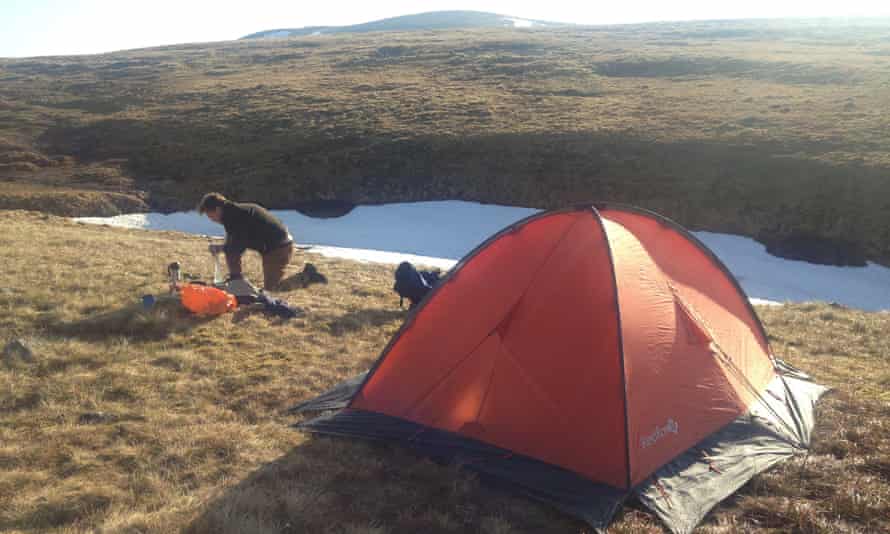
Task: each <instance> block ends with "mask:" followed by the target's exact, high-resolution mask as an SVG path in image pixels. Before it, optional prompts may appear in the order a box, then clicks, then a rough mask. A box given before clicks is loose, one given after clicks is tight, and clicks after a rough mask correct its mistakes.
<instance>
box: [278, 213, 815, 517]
mask: <svg viewBox="0 0 890 534" xmlns="http://www.w3.org/2000/svg"><path fill="white" fill-rule="evenodd" d="M824 391H825V388H823V387H822V386H819V385H817V384H814V383H813V382H811V381H810V380H809V377H807V376H806V375H805V374H803V373H802V372H800V371H798V370H796V369H794V368H792V367H790V366H789V365H787V364H785V363H784V362H782V361H781V360H778V359H777V358H775V357H774V356H773V354H772V352H771V350H770V346H769V342H768V341H767V336H766V333H765V332H764V329H763V326H762V324H761V323H760V320H759V319H758V317H757V315H756V314H755V312H754V310H753V309H752V307H751V304H750V302H749V301H748V299H747V298H746V296H745V294H744V292H743V291H742V289H741V287H740V286H739V284H738V282H737V281H736V280H735V278H734V277H733V276H732V274H730V272H729V271H728V270H727V268H726V267H725V266H724V265H723V263H722V262H721V261H720V260H719V259H718V258H717V257H716V256H715V255H714V254H713V253H712V252H711V251H710V250H708V249H707V247H705V245H704V244H702V243H701V242H700V241H698V240H697V239H696V238H695V237H694V236H693V235H692V234H690V233H689V232H688V231H686V230H684V229H683V228H682V227H680V226H679V225H677V224H676V223H673V222H672V221H670V220H668V219H665V218H663V217H661V216H659V215H656V214H654V213H651V212H648V211H645V210H642V209H639V208H633V207H628V206H620V205H614V204H598V205H594V206H585V207H579V208H574V209H567V210H561V211H550V212H542V213H539V214H536V215H534V216H532V217H529V218H527V219H524V220H522V221H520V222H517V223H515V224H513V225H511V226H509V227H508V228H506V229H504V230H502V231H501V232H499V233H498V234H496V235H494V236H493V237H491V238H490V239H489V240H487V241H486V242H485V243H483V244H482V245H480V246H479V247H478V248H476V249H475V250H473V251H472V252H471V253H470V254H468V255H467V256H466V257H464V258H463V259H462V260H461V261H460V262H459V263H458V264H457V265H456V266H455V267H454V268H453V269H452V270H451V271H450V272H449V274H448V276H447V277H446V278H444V279H443V281H442V282H441V283H440V284H439V285H438V286H437V287H436V288H435V289H434V290H433V291H432V292H431V293H430V294H429V295H427V297H426V298H424V300H423V301H422V303H421V305H419V306H418V307H417V308H415V309H414V310H413V311H412V312H411V313H410V315H409V316H408V318H407V319H406V321H405V323H404V325H403V326H402V328H401V329H400V330H399V332H398V333H396V335H395V336H394V337H393V339H392V340H391V341H390V342H389V344H388V345H387V346H386V348H385V349H384V350H383V353H382V354H381V356H380V357H379V359H378V360H377V362H376V363H375V364H374V366H373V367H372V368H371V370H370V371H368V372H367V373H365V374H363V375H361V376H359V377H355V378H353V379H352V380H349V381H347V382H345V383H343V384H341V385H340V386H338V387H337V388H335V389H334V390H332V391H330V392H328V393H325V394H324V395H322V396H321V397H318V398H317V399H314V400H311V401H308V402H305V403H302V404H300V405H298V406H295V407H294V408H293V411H294V412H319V411H328V413H327V414H325V415H322V416H320V417H317V418H315V419H311V420H308V421H305V422H303V423H300V424H298V425H296V426H297V427H298V428H301V429H304V430H307V431H311V432H317V433H323V434H333V435H340V436H350V437H362V438H372V439H383V440H390V441H394V442H399V443H403V444H405V445H408V446H411V447H414V448H417V449H419V451H420V452H422V453H424V454H427V455H430V456H432V457H434V458H436V459H439V460H442V461H449V462H458V463H460V464H462V465H463V466H465V467H466V468H467V469H471V470H473V471H476V472H478V473H479V474H480V476H481V477H482V478H483V479H490V480H492V481H494V482H498V483H501V484H506V485H507V486H509V487H511V488H513V489H514V490H516V491H518V492H519V493H522V494H524V495H527V496H529V497H532V498H535V499H539V500H541V501H545V502H548V503H550V504H552V505H554V506H556V507H557V508H559V509H561V510H563V511H565V512H567V513H569V514H572V515H574V516H577V517H579V518H581V519H583V520H585V521H587V522H588V523H589V524H590V525H591V526H593V527H594V528H597V529H602V528H605V527H606V526H607V525H608V524H609V522H610V521H611V519H612V517H613V516H614V514H615V512H616V511H617V510H618V508H619V507H620V506H621V504H622V502H623V501H625V500H626V499H628V498H629V497H636V498H638V499H639V500H640V501H641V502H642V503H643V505H645V506H646V507H648V508H649V509H651V510H652V511H653V512H654V513H655V514H656V515H657V516H658V517H659V518H660V519H661V520H662V521H663V522H664V524H665V525H666V526H667V527H668V528H670V529H671V530H672V531H673V532H676V533H686V532H690V531H691V530H692V529H693V528H695V526H696V525H697V524H698V523H699V522H700V521H701V519H702V518H703V517H704V516H705V514H706V513H707V512H708V511H709V510H710V509H711V508H713V507H714V506H715V505H716V504H717V503H719V502H720V501H721V500H723V499H725V498H726V497H728V496H729V495H730V494H732V493H733V492H734V491H736V490H737V489H738V488H739V487H741V486H742V485H743V484H744V483H745V482H747V481H748V480H749V479H750V478H751V477H753V476H754V475H755V474H757V473H759V472H761V471H763V470H765V469H767V468H769V467H770V466H772V465H773V464H775V463H776V462H779V461H781V460H783V459H786V458H788V457H789V456H791V455H793V454H795V453H798V452H801V451H804V450H806V449H807V448H808V447H809V443H810V432H811V429H812V427H813V423H814V419H813V410H814V405H815V403H816V401H817V400H818V398H819V396H820V395H821V394H822V393H823V392H824ZM330 410H336V411H335V412H333V413H331V412H330Z"/></svg>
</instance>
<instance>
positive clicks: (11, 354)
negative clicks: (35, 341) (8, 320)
mask: <svg viewBox="0 0 890 534" xmlns="http://www.w3.org/2000/svg"><path fill="white" fill-rule="evenodd" d="M3 357H4V358H5V359H6V361H7V362H12V360H14V359H16V358H18V359H20V360H22V361H23V362H28V363H31V362H33V361H34V353H33V352H31V349H30V348H28V345H26V344H25V342H24V341H22V340H21V339H13V340H12V341H10V342H9V343H7V344H6V346H5V347H4V348H3Z"/></svg>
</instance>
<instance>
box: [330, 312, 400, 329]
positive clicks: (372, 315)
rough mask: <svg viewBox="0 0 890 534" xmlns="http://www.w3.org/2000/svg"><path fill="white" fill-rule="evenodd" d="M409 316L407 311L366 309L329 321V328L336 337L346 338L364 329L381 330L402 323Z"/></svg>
mask: <svg viewBox="0 0 890 534" xmlns="http://www.w3.org/2000/svg"><path fill="white" fill-rule="evenodd" d="M406 316H407V312H406V311H405V310H381V309H378V308H366V309H363V310H355V311H351V312H349V313H346V314H343V315H341V316H340V317H337V318H335V319H331V320H330V321H328V328H329V329H330V331H331V333H332V334H333V335H335V336H344V335H346V334H350V333H352V332H356V331H359V330H361V329H363V328H367V327H371V328H379V327H381V326H383V325H386V324H388V323H391V322H393V321H397V320H398V321H401V320H403V319H404V318H405V317H406Z"/></svg>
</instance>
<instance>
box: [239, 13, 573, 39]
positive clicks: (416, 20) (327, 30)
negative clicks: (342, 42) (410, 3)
mask: <svg viewBox="0 0 890 534" xmlns="http://www.w3.org/2000/svg"><path fill="white" fill-rule="evenodd" d="M558 26H569V24H564V23H559V22H545V21H541V20H530V19H522V18H517V17H509V16H506V15H497V14H495V13H484V12H481V11H432V12H429V13H420V14H417V15H405V16H402V17H393V18H388V19H381V20H376V21H373V22H366V23H363V24H355V25H352V26H307V27H305V28H292V29H288V28H282V29H275V30H265V31H261V32H257V33H252V34H250V35H247V36H245V37H242V39H270V38H276V39H277V38H283V37H295V36H306V35H325V34H331V33H361V32H381V31H386V32H391V31H414V30H447V29H456V28H554V27H558Z"/></svg>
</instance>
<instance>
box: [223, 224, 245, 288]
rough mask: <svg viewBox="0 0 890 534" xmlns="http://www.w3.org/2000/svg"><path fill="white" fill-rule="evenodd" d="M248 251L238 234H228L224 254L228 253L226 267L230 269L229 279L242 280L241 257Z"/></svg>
mask: <svg viewBox="0 0 890 534" xmlns="http://www.w3.org/2000/svg"><path fill="white" fill-rule="evenodd" d="M245 250H247V245H246V244H245V242H244V239H241V238H239V237H238V235H236V234H226V243H225V245H223V252H225V253H226V266H227V267H228V268H229V278H241V277H242V274H241V256H243V255H244V251H245Z"/></svg>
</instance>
